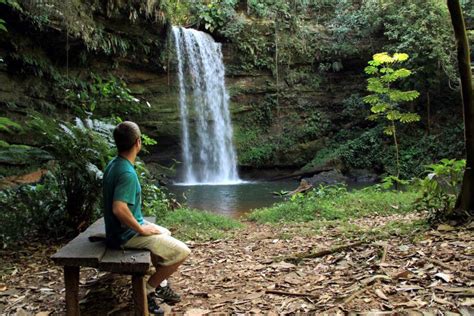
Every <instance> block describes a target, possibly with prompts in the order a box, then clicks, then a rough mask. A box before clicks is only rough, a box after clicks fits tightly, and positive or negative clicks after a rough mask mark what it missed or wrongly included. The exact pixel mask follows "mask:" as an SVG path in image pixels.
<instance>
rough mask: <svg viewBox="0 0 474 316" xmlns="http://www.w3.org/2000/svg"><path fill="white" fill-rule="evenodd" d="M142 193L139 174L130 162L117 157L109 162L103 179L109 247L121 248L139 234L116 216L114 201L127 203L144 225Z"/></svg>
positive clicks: (106, 231)
mask: <svg viewBox="0 0 474 316" xmlns="http://www.w3.org/2000/svg"><path fill="white" fill-rule="evenodd" d="M141 192H142V190H141V187H140V182H139V181H138V176H137V173H136V172H135V169H134V168H133V165H132V163H131V162H130V161H128V160H127V159H125V158H122V157H120V156H117V157H115V158H114V159H113V160H112V161H111V162H109V164H108V165H107V167H106V168H105V172H104V178H103V193H104V197H103V203H104V219H105V233H106V236H107V237H106V239H107V245H108V246H109V247H114V248H117V247H120V246H121V245H122V244H124V243H126V242H127V241H128V240H129V239H130V238H132V237H133V236H135V235H136V234H137V232H136V231H134V230H133V229H131V228H129V227H127V226H126V225H124V224H122V223H121V222H120V221H119V219H118V218H117V217H116V216H115V215H114V213H113V211H112V204H113V201H122V202H125V203H127V204H128V207H129V209H130V211H131V212H132V214H133V216H134V217H135V219H136V220H137V222H138V223H139V224H140V225H142V224H143V215H142V209H141V204H142V203H141Z"/></svg>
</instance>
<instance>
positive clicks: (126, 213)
mask: <svg viewBox="0 0 474 316" xmlns="http://www.w3.org/2000/svg"><path fill="white" fill-rule="evenodd" d="M112 212H113V213H114V215H115V216H117V218H118V219H119V221H120V222H121V223H122V224H124V225H126V226H128V227H130V228H131V229H133V230H134V231H136V232H137V233H139V234H140V235H144V236H150V235H156V234H160V233H161V232H160V231H159V230H158V229H157V228H156V227H154V226H153V225H140V223H138V222H137V220H136V219H135V217H133V215H132V212H130V209H129V208H128V205H127V203H125V202H122V201H114V202H113V204H112Z"/></svg>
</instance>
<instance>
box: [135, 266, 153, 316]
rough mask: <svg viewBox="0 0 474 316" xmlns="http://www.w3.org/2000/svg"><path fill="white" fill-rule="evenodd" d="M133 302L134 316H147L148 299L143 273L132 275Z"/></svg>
mask: <svg viewBox="0 0 474 316" xmlns="http://www.w3.org/2000/svg"><path fill="white" fill-rule="evenodd" d="M132 288H133V303H134V304H135V316H143V315H145V316H148V315H149V314H148V301H147V297H146V291H145V282H144V279H143V275H141V274H133V275H132Z"/></svg>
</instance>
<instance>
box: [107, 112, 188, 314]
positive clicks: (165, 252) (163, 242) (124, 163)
mask: <svg viewBox="0 0 474 316" xmlns="http://www.w3.org/2000/svg"><path fill="white" fill-rule="evenodd" d="M114 140H115V144H116V145H117V150H118V155H117V157H115V158H114V159H113V160H112V161H110V162H109V164H108V165H107V168H106V169H105V172H104V180H103V190H104V219H105V232H106V241H107V246H108V247H112V248H131V249H148V250H150V252H151V257H152V262H153V265H154V266H155V268H156V272H155V273H154V274H153V275H152V276H150V278H149V279H148V282H147V283H146V292H147V298H148V309H149V311H150V313H154V314H162V313H163V310H162V309H161V308H160V307H159V306H158V304H157V302H156V301H155V298H159V299H161V300H162V301H164V302H166V303H168V304H174V303H177V302H179V301H180V296H179V295H178V294H176V293H175V292H173V290H171V288H170V287H169V285H168V284H167V281H166V279H167V278H168V277H169V276H170V275H171V274H172V273H173V272H175V271H176V270H177V269H178V267H179V266H180V265H181V264H182V263H183V262H184V260H185V259H186V258H187V257H188V256H189V254H190V253H191V251H190V250H189V248H188V247H187V246H186V245H185V244H184V243H183V242H181V241H179V240H177V239H175V238H173V237H171V233H170V231H169V230H168V229H166V228H164V227H161V226H158V225H155V224H152V223H149V222H146V221H144V219H143V215H142V211H141V187H140V183H139V181H138V176H137V173H136V172H135V169H134V168H133V164H134V163H135V159H136V157H137V154H138V152H139V151H140V150H141V147H142V143H141V133H140V129H139V128H138V125H137V124H135V123H133V122H129V121H125V122H123V123H120V124H119V125H117V126H116V127H115V130H114Z"/></svg>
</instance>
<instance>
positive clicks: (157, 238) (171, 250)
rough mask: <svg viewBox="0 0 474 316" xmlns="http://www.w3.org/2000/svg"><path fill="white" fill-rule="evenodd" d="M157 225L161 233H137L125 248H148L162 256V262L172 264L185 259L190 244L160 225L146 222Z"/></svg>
mask: <svg viewBox="0 0 474 316" xmlns="http://www.w3.org/2000/svg"><path fill="white" fill-rule="evenodd" d="M146 224H151V225H154V226H156V227H157V228H158V229H159V230H160V231H161V232H162V233H161V234H159V235H151V236H140V235H136V236H134V237H132V238H131V239H130V240H129V241H127V242H126V243H125V245H124V248H129V249H148V250H150V251H151V253H153V254H154V255H156V256H158V257H159V258H160V264H161V265H164V266H170V265H172V264H175V263H177V262H180V261H183V260H184V259H186V257H187V256H189V254H190V253H191V250H189V248H188V246H186V244H185V243H183V242H182V241H179V240H177V239H175V238H173V237H171V232H170V231H169V230H168V229H166V228H164V227H161V226H159V225H156V224H153V223H149V222H146V221H145V223H144V225H146Z"/></svg>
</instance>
